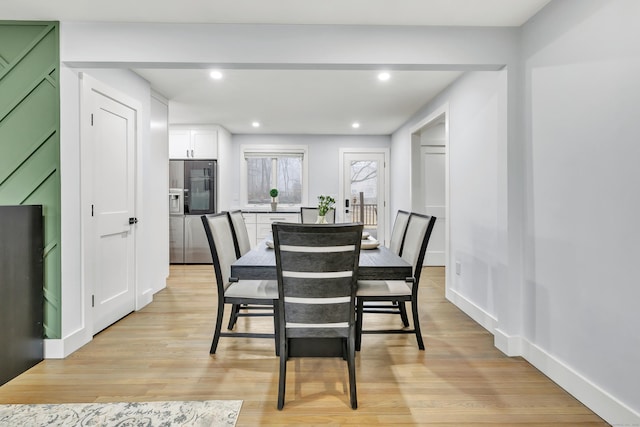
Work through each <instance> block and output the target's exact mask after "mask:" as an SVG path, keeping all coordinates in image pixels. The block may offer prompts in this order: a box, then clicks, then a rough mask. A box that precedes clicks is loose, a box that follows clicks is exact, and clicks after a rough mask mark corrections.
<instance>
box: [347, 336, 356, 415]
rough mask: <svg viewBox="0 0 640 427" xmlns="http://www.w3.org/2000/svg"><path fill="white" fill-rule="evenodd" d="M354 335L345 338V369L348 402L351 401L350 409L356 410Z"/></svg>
mask: <svg viewBox="0 0 640 427" xmlns="http://www.w3.org/2000/svg"><path fill="white" fill-rule="evenodd" d="M354 335H355V334H354V333H351V334H349V338H347V352H348V353H349V354H348V360H347V367H348V370H349V400H350V401H351V409H358V397H357V394H356V352H355V337H354Z"/></svg>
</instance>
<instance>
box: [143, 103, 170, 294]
mask: <svg viewBox="0 0 640 427" xmlns="http://www.w3.org/2000/svg"><path fill="white" fill-rule="evenodd" d="M150 108H151V111H150V120H151V123H150V141H149V157H148V159H146V161H145V162H144V167H145V169H144V170H143V180H144V184H143V187H144V189H145V191H144V194H143V195H142V196H143V198H144V201H143V204H144V206H146V207H148V209H147V210H150V212H147V214H146V215H145V217H144V220H145V222H146V224H145V226H146V227H147V229H148V230H153V231H152V235H153V238H151V239H146V241H145V243H147V246H146V248H147V250H151V253H150V254H149V256H148V257H146V258H145V261H147V263H146V264H144V265H142V266H141V268H142V269H144V271H145V272H147V273H148V274H149V284H150V287H149V289H150V290H151V292H152V293H156V292H158V291H159V290H160V289H163V288H165V286H166V278H167V277H169V203H168V202H167V195H168V194H169V163H168V162H167V158H168V157H169V138H168V125H169V103H168V101H167V99H166V98H164V97H163V96H162V95H160V94H158V93H155V92H152V93H151V102H150ZM149 245H150V246H149Z"/></svg>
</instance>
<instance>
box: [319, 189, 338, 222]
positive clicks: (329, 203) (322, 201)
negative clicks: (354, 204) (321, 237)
mask: <svg viewBox="0 0 640 427" xmlns="http://www.w3.org/2000/svg"><path fill="white" fill-rule="evenodd" d="M335 204H336V199H334V198H333V197H331V196H324V195H322V194H321V195H319V196H318V220H317V221H316V223H318V224H326V223H327V219H326V218H325V215H326V214H327V212H329V209H333V206H334V205H335Z"/></svg>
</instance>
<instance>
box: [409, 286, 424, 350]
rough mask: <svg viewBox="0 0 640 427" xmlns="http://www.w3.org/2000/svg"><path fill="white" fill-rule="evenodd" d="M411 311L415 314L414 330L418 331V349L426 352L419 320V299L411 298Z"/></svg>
mask: <svg viewBox="0 0 640 427" xmlns="http://www.w3.org/2000/svg"><path fill="white" fill-rule="evenodd" d="M411 311H412V314H413V328H414V329H415V331H416V340H417V341H418V348H419V349H420V350H424V342H423V341H422V332H420V319H418V298H417V297H416V296H413V297H412V298H411Z"/></svg>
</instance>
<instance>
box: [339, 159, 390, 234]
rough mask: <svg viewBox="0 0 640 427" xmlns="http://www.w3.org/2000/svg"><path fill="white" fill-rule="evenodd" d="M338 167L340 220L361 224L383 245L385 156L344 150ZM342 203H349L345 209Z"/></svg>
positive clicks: (344, 204)
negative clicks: (340, 166)
mask: <svg viewBox="0 0 640 427" xmlns="http://www.w3.org/2000/svg"><path fill="white" fill-rule="evenodd" d="M342 165H343V173H342V199H343V200H341V202H342V203H340V205H342V207H343V212H342V220H343V221H345V222H359V221H362V222H363V224H364V229H365V231H368V232H369V233H370V234H371V236H373V237H374V238H376V239H377V240H378V241H380V242H382V243H383V244H385V245H386V242H385V219H386V186H385V178H386V162H385V154H384V153H379V152H378V153H375V152H347V151H345V152H343V153H342ZM361 194H362V197H361ZM346 200H349V206H348V207H347V206H346V204H347V202H346ZM362 202H364V203H362Z"/></svg>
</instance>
